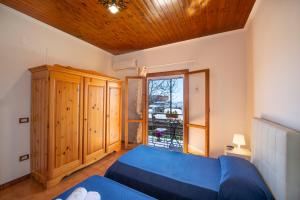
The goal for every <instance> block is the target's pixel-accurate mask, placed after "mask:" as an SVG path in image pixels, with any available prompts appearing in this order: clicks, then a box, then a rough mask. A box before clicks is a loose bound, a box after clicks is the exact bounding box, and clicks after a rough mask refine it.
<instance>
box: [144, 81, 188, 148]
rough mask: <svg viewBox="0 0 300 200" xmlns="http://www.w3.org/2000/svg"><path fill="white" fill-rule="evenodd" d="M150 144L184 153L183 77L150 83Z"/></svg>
mask: <svg viewBox="0 0 300 200" xmlns="http://www.w3.org/2000/svg"><path fill="white" fill-rule="evenodd" d="M148 144H149V145H151V146H158V147H165V148H169V149H172V150H175V151H182V149H183V78H182V77H176V78H163V79H150V80H149V81H148Z"/></svg>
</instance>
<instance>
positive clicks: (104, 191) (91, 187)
mask: <svg viewBox="0 0 300 200" xmlns="http://www.w3.org/2000/svg"><path fill="white" fill-rule="evenodd" d="M78 187H84V188H85V189H86V190H87V191H96V192H98V193H99V194H100V195H101V200H133V199H140V200H154V198H152V197H149V196H147V195H145V194H143V193H141V192H138V191H136V190H133V189H131V188H128V187H126V186H124V185H122V184H120V183H117V182H115V181H112V180H110V179H108V178H105V177H103V176H91V177H89V178H88V179H86V180H85V181H83V182H81V183H79V184H78V185H76V186H74V187H73V188H71V189H69V190H67V191H66V192H64V193H63V194H61V195H59V196H58V197H56V198H54V199H62V200H65V199H66V198H67V197H68V196H69V195H70V194H71V193H72V192H73V191H74V190H75V189H76V188H78Z"/></svg>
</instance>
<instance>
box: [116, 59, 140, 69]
mask: <svg viewBox="0 0 300 200" xmlns="http://www.w3.org/2000/svg"><path fill="white" fill-rule="evenodd" d="M112 67H113V70H114V71H120V70H128V69H136V68H137V60H136V59H128V60H121V61H116V62H113V65H112Z"/></svg>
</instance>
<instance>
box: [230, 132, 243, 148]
mask: <svg viewBox="0 0 300 200" xmlns="http://www.w3.org/2000/svg"><path fill="white" fill-rule="evenodd" d="M232 143H233V144H236V145H237V146H238V148H241V146H242V145H246V142H245V136H244V135H242V134H234V135H233V140H232Z"/></svg>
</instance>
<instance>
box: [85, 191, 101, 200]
mask: <svg viewBox="0 0 300 200" xmlns="http://www.w3.org/2000/svg"><path fill="white" fill-rule="evenodd" d="M85 200H101V196H100V194H99V193H98V192H92V191H91V192H88V193H87V195H86V197H85Z"/></svg>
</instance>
